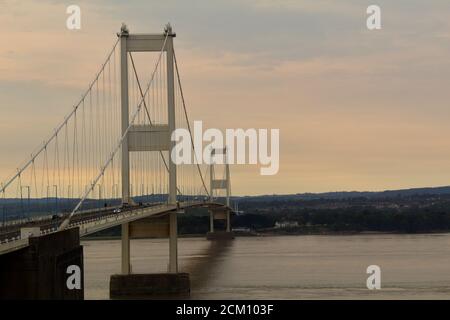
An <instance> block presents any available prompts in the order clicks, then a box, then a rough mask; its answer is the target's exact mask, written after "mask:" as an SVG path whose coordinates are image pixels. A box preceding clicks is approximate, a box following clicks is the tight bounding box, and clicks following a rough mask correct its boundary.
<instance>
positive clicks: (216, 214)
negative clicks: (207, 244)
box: [206, 207, 234, 240]
mask: <svg viewBox="0 0 450 320" xmlns="http://www.w3.org/2000/svg"><path fill="white" fill-rule="evenodd" d="M209 219H210V220H209V223H210V231H209V232H208V233H207V234H206V239H208V240H230V239H234V234H233V232H231V221H230V219H231V213H230V209H229V208H227V207H226V208H216V209H211V210H210V211H209ZM214 220H222V221H225V230H215V229H214Z"/></svg>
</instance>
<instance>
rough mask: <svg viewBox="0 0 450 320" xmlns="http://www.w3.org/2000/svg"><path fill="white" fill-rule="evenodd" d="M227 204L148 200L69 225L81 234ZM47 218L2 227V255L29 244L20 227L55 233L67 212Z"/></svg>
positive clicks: (77, 218) (92, 213)
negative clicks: (175, 212)
mask: <svg viewBox="0 0 450 320" xmlns="http://www.w3.org/2000/svg"><path fill="white" fill-rule="evenodd" d="M223 206H224V205H223V204H221V203H216V202H204V201H201V202H178V206H177V205H170V204H167V203H146V204H142V205H134V206H127V207H123V208H122V207H121V212H118V213H116V212H114V211H115V209H116V208H118V207H108V208H101V209H98V210H97V211H93V210H87V211H85V212H80V213H78V214H76V215H74V216H73V217H72V219H71V221H70V225H69V227H79V230H80V237H83V236H86V235H89V234H92V233H95V232H98V231H101V230H106V229H109V228H112V227H114V226H117V225H121V224H123V223H127V222H132V221H135V220H139V219H143V218H147V217H151V216H154V217H157V216H162V215H165V214H168V213H169V212H171V211H175V210H178V211H180V212H182V211H183V210H184V209H186V208H194V207H208V208H212V207H223ZM47 217H48V218H47V219H35V220H33V221H28V222H24V223H22V224H14V225H11V226H5V227H3V228H1V229H0V230H1V231H0V255H1V254H5V253H7V252H11V251H15V250H18V249H21V248H24V247H26V246H28V239H20V229H21V228H23V227H39V228H40V230H41V235H44V234H48V233H52V232H55V231H56V230H57V228H58V226H59V225H60V224H61V222H62V221H63V220H64V218H65V217H66V215H62V216H60V217H58V218H57V219H54V220H53V219H52V217H51V216H47Z"/></svg>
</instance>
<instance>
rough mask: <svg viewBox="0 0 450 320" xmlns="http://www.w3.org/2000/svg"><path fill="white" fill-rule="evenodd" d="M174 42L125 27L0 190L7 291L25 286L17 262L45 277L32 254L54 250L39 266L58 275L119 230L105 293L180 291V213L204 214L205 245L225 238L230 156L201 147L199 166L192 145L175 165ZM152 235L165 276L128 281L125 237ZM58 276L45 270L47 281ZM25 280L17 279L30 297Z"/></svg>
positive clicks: (170, 36)
mask: <svg viewBox="0 0 450 320" xmlns="http://www.w3.org/2000/svg"><path fill="white" fill-rule="evenodd" d="M175 37H176V35H175V33H174V32H173V31H172V28H171V26H170V24H168V25H167V26H166V27H165V29H164V32H163V33H161V34H132V33H130V32H129V30H128V28H127V27H126V25H122V28H121V30H120V32H119V33H118V34H117V40H116V41H115V43H114V44H113V46H112V49H111V51H110V52H109V53H108V54H107V56H106V59H105V60H104V62H103V63H102V64H101V66H100V68H99V71H98V72H97V74H96V75H95V77H94V79H93V80H92V82H91V83H90V84H89V85H88V87H87V90H86V91H85V92H84V93H83V94H82V96H81V98H80V100H79V101H78V102H77V103H76V104H75V105H74V106H73V108H71V110H70V111H69V113H68V114H67V115H66V116H65V117H64V119H63V121H62V122H61V123H60V124H59V125H58V126H57V127H56V128H55V129H54V130H53V131H52V132H51V134H50V135H49V136H48V137H47V138H46V139H45V140H44V141H43V143H42V144H41V145H40V146H39V147H38V148H37V149H36V150H34V151H33V152H32V153H31V156H30V157H29V158H28V159H26V160H25V161H24V162H23V163H22V164H21V165H20V166H19V167H18V168H17V170H16V172H14V173H13V174H12V175H11V176H10V177H9V178H7V179H6V180H4V181H3V182H2V183H1V185H0V203H1V206H0V210H1V211H0V215H1V224H0V277H1V279H2V286H3V287H4V288H6V287H8V285H7V284H5V283H6V282H7V281H9V282H10V283H11V285H14V284H13V281H22V282H23V281H29V282H33V281H31V280H30V279H28V278H29V277H28V278H27V276H25V277H23V272H25V271H23V272H22V273H20V272H21V271H20V270H22V269H21V268H20V267H18V264H19V263H21V262H22V261H25V260H26V261H27V263H30V262H29V260H30V259H31V260H33V259H34V260H36V261H37V262H34V265H33V266H32V267H31V269H32V270H34V271H33V272H35V273H33V277H36V278H37V279H40V278H39V277H41V278H42V275H40V274H41V273H42V272H43V269H42V268H44V267H42V259H44V258H42V257H43V256H44V254H36V252H39V250H41V251H42V250H44V249H42V248H44V247H45V248H47V247H48V246H50V249H49V248H47V249H45V250H47V251H46V254H45V256H46V257H47V258H46V259H47V260H48V259H49V258H48V257H53V260H52V261H53V262H51V263H49V262H48V261H47V260H45V261H46V262H45V263H44V265H46V264H53V267H52V268H53V269H51V270H53V273H57V272H59V271H55V270H63V271H65V269H64V268H62V267H65V266H66V265H67V264H68V263H69V262H70V261H72V263H73V261H78V262H79V263H81V264H82V249H80V248H79V238H80V237H84V236H86V235H90V234H93V233H96V232H99V231H102V230H106V229H109V228H112V227H116V226H121V227H120V228H121V241H122V246H121V248H122V249H121V257H122V259H121V271H122V272H121V273H122V274H121V275H116V276H115V277H111V291H113V290H115V291H116V293H118V294H119V295H120V291H123V292H125V291H127V290H133V287H134V286H142V283H147V287H148V286H150V287H152V288H153V289H151V290H156V291H158V290H159V291H160V292H166V293H167V292H173V291H174V288H177V287H180V288H181V287H182V289H180V290H181V291H183V290H184V291H186V275H185V274H183V275H181V276H180V273H179V272H178V249H177V248H178V247H177V236H178V231H177V216H178V215H179V214H183V213H185V212H188V211H189V210H193V209H196V208H203V210H208V212H209V215H210V232H209V233H208V238H210V239H215V237H216V235H217V237H218V238H221V237H222V238H232V233H231V226H230V215H231V214H232V209H231V205H230V197H231V183H230V170H229V166H228V165H227V164H226V163H227V162H226V161H223V162H221V163H222V165H219V164H216V163H215V161H214V158H218V157H223V158H226V152H227V150H226V148H224V149H210V150H208V152H209V154H210V155H211V157H212V162H211V163H210V164H206V163H205V164H202V163H201V162H200V163H199V161H196V159H195V157H196V155H197V154H198V153H197V152H196V151H198V150H194V148H195V146H194V143H191V145H192V148H193V150H192V151H193V152H192V155H193V158H194V159H193V161H192V162H191V163H189V164H184V163H183V164H176V162H175V161H174V159H173V155H172V156H171V150H172V149H173V148H174V146H175V141H173V139H171V135H172V133H173V132H174V131H175V130H176V129H178V128H184V129H186V130H189V132H191V126H190V121H189V117H188V111H187V106H186V102H185V98H184V95H183V89H182V82H181V77H180V73H179V67H178V63H177V59H176V55H175V49H174V38H175ZM142 53H145V55H143V54H142ZM191 137H192V134H191ZM191 139H192V138H191ZM191 142H192V141H191ZM218 163H219V162H218ZM223 163H225V164H223ZM220 167H222V168H220ZM221 169H222V170H221ZM215 220H223V221H225V230H222V231H217V230H215V227H214V221H215ZM154 236H162V237H167V238H168V239H169V252H168V255H169V264H168V270H167V274H165V275H155V276H156V277H151V275H133V274H132V271H131V264H130V238H136V237H154ZM43 243H47V244H45V245H44V244H43ZM48 243H49V245H48ZM51 246H54V247H55V249H52V248H51ZM48 250H50V251H48ZM80 250H81V257H80ZM30 252H31V253H30ZM70 252H72V253H73V252H75V255H73V254H70ZM33 254H34V255H33ZM67 255H69V256H71V257H72V258H67V257H66V256H67ZM36 256H39V257H37V258H36ZM63 256H64V257H66V258H64V259H63V260H61V259H62V258H61V257H63ZM30 257H31V258H30ZM27 259H28V260H27ZM34 260H33V261H34ZM55 261H60V262H58V263H59V264H58V263H56V262H55ZM61 261H64V262H61ZM55 264H57V265H58V266H57V267H55V266H54V265H55ZM13 269H14V270H13ZM29 269H30V268H28V272H30V271H29ZM36 270H37V271H36ZM46 270H47V269H46ZM133 276H138V278H136V277H134V278H133ZM149 276H150V278H149ZM171 276H173V277H172V278H170V277H171ZM61 277H62V276H61V275H59V274H58V275H53V278H52V279H53V280H52V281H53V282H55V281H59V280H55V279H61ZM161 277H163V280H161ZM167 277H169V278H170V279H169V280H167V279H166V278H167ZM24 279H25V280H24ZM26 279H28V280H26ZM136 279H138V280H136ZM164 279H165V280H164ZM149 281H150V283H151V285H149V284H148V283H149ZM63 282H64V281H63ZM113 282H114V284H113ZM155 283H156V284H155ZM161 283H162V284H161ZM180 283H182V284H180ZM3 284H5V285H3ZM169 284H170V285H169ZM16 285H17V283H16ZM33 285H34V284H30V283H25V287H28V290H31V289H30V288H31V287H30V286H33ZM61 285H62V284H59V283H58V284H57V283H54V284H53V286H56V287H58V288H60V286H61ZM155 286H156V287H158V286H160V287H161V288H156V289H155ZM187 286H188V285H187ZM113 287H114V289H113ZM130 288H131V289H130ZM141 289H142V288H141ZM5 290H6V289H4V290H3V292H2V295H3V297H4V292H5ZM49 290H50V289H49ZM19 291H20V290H19ZM50 291H51V292H52V293H48V292H47V293H46V294H42V295H37V297H57V298H61V297H62V296H63V297H66V296H67V292H66V291H67V290H66V289H65V288H62V289H61V288H60V289H58V290H56V289H55V288H52V289H51V290H50ZM50 291H49V292H50ZM175 291H176V290H175ZM55 292H59V295H58V294H56V293H55ZM61 292H62V293H61ZM64 292H66V293H64ZM127 292H128V291H127ZM141 293H142V292H141ZM22 294H25V293H22ZM68 296H69V297H74V296H73V295H70V294H69V295H68ZM75 296H77V297H79V296H80V295H75ZM16 297H17V296H16ZM18 297H19V298H20V296H18Z"/></svg>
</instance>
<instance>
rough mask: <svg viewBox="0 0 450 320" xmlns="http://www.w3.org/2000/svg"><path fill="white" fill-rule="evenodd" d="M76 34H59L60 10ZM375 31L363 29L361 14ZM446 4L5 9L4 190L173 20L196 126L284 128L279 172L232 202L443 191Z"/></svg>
mask: <svg viewBox="0 0 450 320" xmlns="http://www.w3.org/2000/svg"><path fill="white" fill-rule="evenodd" d="M70 4H77V5H79V6H80V7H81V16H82V26H81V27H82V29H81V30H79V31H69V30H67V29H66V18H67V14H66V7H67V6H68V5H70ZM370 4H378V5H379V6H380V7H381V9H382V30H377V31H369V30H367V29H366V17H367V15H366V8H367V6H368V5H370ZM449 17H450V3H449V1H448V0H442V1H440V0H430V1H424V0H397V1H392V0H391V1H379V0H377V1H372V0H371V1H365V0H341V1H334V0H328V1H326V0H308V1H307V0H297V1H277V2H276V3H275V2H274V1H269V0H261V1H257V0H249V1H230V0H226V1H225V0H221V1H158V2H156V1H70V2H69V1H39V2H37V1H34V2H32V1H8V0H7V1H0V22H1V25H2V28H1V31H0V33H1V39H2V41H1V45H0V150H1V153H0V154H1V156H0V181H3V180H4V179H5V178H6V177H7V176H8V175H9V174H10V173H11V172H13V171H14V170H15V168H16V167H17V165H18V163H19V162H21V161H22V160H23V159H24V158H25V157H27V156H28V155H29V153H30V152H31V150H32V149H34V148H35V147H36V146H37V145H39V144H40V143H41V142H42V140H43V139H44V138H45V137H46V136H47V135H48V134H49V133H50V131H51V128H54V127H55V126H56V125H57V124H58V123H59V122H60V121H61V120H62V118H63V117H64V115H65V114H66V113H68V111H69V110H70V108H71V106H72V105H73V104H74V103H75V102H76V101H77V100H78V99H79V97H80V95H81V94H82V92H83V91H84V90H85V89H86V87H87V85H88V83H89V82H90V81H91V80H92V78H93V77H94V75H95V72H96V71H97V69H98V67H99V65H100V63H102V62H103V60H104V58H105V55H106V54H107V52H108V50H110V48H111V46H112V44H113V42H114V41H115V39H116V36H115V33H116V32H117V31H118V30H119V28H120V25H121V23H122V22H126V23H127V24H128V26H129V28H130V31H131V32H139V33H142V32H150V33H155V32H160V31H162V29H163V27H164V25H165V23H167V22H168V21H170V22H171V24H172V25H173V28H174V31H175V32H176V33H177V38H176V40H175V46H176V50H177V58H178V60H179V66H180V72H181V75H182V78H183V85H184V91H185V95H186V100H187V104H188V108H189V112H190V118H191V120H203V121H204V126H205V127H217V128H221V129H225V128H279V129H280V139H281V146H280V171H279V173H278V174H277V175H275V176H260V175H259V167H257V166H238V165H236V166H233V167H232V189H233V190H232V191H233V193H234V194H241V195H244V194H272V193H277V194H281V193H297V192H322V191H338V190H384V189H396V188H409V187H422V186H438V185H449V184H450V125H449V123H450V103H449V101H450V99H449V98H450V81H449V80H450V21H449Z"/></svg>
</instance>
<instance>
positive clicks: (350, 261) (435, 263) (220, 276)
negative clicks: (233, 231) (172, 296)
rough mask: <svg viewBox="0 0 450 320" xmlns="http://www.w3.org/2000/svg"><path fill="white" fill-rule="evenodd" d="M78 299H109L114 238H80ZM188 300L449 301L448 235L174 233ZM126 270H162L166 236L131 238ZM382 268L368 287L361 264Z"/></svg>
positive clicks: (115, 266)
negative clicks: (374, 285) (226, 236)
mask: <svg viewBox="0 0 450 320" xmlns="http://www.w3.org/2000/svg"><path fill="white" fill-rule="evenodd" d="M82 244H83V246H84V265H85V298H86V299H108V298H109V277H110V275H111V274H115V273H120V248H121V247H120V240H95V241H83V242H82ZM178 250H179V266H180V271H182V272H189V273H190V275H191V297H192V298H193V299H450V234H423V235H422V234H421V235H390V234H389V235H385V234H382V235H380V234H377V235H352V236H319V235H318V236H279V237H237V238H236V239H234V240H231V241H229V242H227V243H217V242H211V241H207V240H205V239H204V238H182V239H179V245H178ZM131 263H132V271H133V273H158V272H165V271H166V270H167V263H168V241H167V240H166V239H151V240H150V239H149V240H132V241H131ZM369 265H378V266H379V267H380V268H381V289H380V290H368V289H367V287H366V280H367V277H368V276H369V275H368V274H366V269H367V267H368V266H369Z"/></svg>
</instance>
